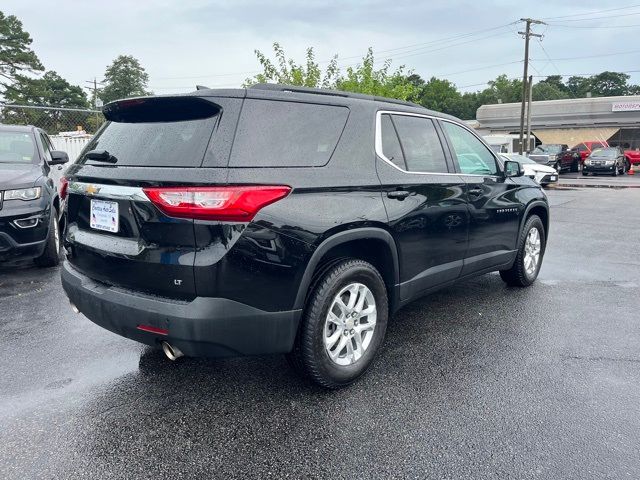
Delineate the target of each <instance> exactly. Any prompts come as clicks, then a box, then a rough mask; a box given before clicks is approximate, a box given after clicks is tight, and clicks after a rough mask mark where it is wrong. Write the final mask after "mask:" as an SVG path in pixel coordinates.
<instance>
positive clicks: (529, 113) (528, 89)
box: [527, 75, 533, 155]
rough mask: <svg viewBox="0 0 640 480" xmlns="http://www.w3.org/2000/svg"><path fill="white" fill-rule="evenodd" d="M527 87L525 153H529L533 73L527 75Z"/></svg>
mask: <svg viewBox="0 0 640 480" xmlns="http://www.w3.org/2000/svg"><path fill="white" fill-rule="evenodd" d="M528 86H529V88H527V155H528V154H529V153H531V97H532V96H533V75H529V83H528Z"/></svg>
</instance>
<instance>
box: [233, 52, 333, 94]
mask: <svg viewBox="0 0 640 480" xmlns="http://www.w3.org/2000/svg"><path fill="white" fill-rule="evenodd" d="M273 51H274V54H275V64H274V62H272V61H271V60H270V59H269V58H267V56H266V55H265V54H264V53H262V52H261V51H260V50H255V54H256V57H257V58H258V62H260V65H261V66H262V69H263V72H262V73H260V74H258V75H256V76H255V77H253V78H247V79H246V80H245V82H244V85H243V86H244V87H249V86H251V85H255V84H257V83H278V84H282V85H297V86H300V87H312V88H335V85H336V80H337V77H338V56H337V55H336V56H334V57H333V58H332V59H331V61H330V62H329V65H327V68H326V69H325V72H324V75H323V73H322V70H321V68H320V66H319V65H318V62H316V59H315V54H314V52H313V47H309V48H307V52H306V56H305V60H306V62H305V64H304V65H302V64H297V63H296V62H295V61H294V60H292V59H287V57H286V55H285V53H284V50H283V49H282V47H281V46H280V44H279V43H278V42H275V43H274V44H273Z"/></svg>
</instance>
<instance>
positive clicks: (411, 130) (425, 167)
mask: <svg viewBox="0 0 640 480" xmlns="http://www.w3.org/2000/svg"><path fill="white" fill-rule="evenodd" d="M393 123H394V124H395V126H396V129H397V130H398V136H399V137H400V145H401V146H402V151H403V152H404V160H405V162H406V164H407V170H409V171H410V172H434V173H441V172H445V173H446V172H448V171H449V170H448V168H447V162H446V160H445V157H444V151H443V150H442V144H441V143H440V139H439V138H438V133H437V132H436V128H435V126H434V125H433V121H432V120H430V119H428V118H422V117H411V116H408V115H393Z"/></svg>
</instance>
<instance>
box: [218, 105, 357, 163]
mask: <svg viewBox="0 0 640 480" xmlns="http://www.w3.org/2000/svg"><path fill="white" fill-rule="evenodd" d="M348 116H349V109H348V108H346V107H339V106H332V105H317V104H311V103H295V102H282V101H273V100H256V99H247V100H245V102H244V106H243V107H242V113H241V115H240V120H239V122H238V128H237V131H236V138H235V141H234V144H233V150H232V152H231V159H230V161H229V166H231V167H320V166H323V165H326V164H327V162H328V161H329V159H330V158H331V155H332V154H333V151H334V150H335V148H336V145H337V144H338V140H339V139H340V135H342V131H343V129H344V126H345V124H346V122H347V117H348Z"/></svg>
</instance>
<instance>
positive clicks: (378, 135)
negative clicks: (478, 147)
mask: <svg viewBox="0 0 640 480" xmlns="http://www.w3.org/2000/svg"><path fill="white" fill-rule="evenodd" d="M385 114H388V115H404V116H407V117H419V118H428V119H430V120H434V121H441V122H449V123H453V124H454V125H458V126H460V127H462V128H464V129H465V130H467V131H468V132H470V133H471V134H472V135H473V136H475V137H476V138H477V139H478V140H480V143H482V144H483V145H484V146H485V147H486V148H487V150H488V151H489V153H490V154H491V155H492V156H493V159H494V161H496V167H497V166H498V163H497V159H496V157H495V155H494V153H493V151H492V150H491V148H489V147H488V146H487V144H486V142H485V141H484V140H483V139H482V138H481V137H480V136H479V135H478V134H477V133H476V132H474V131H473V130H471V129H470V128H469V127H467V126H466V125H463V124H461V123H458V122H455V121H453V120H449V119H448V118H442V117H437V116H435V115H427V114H422V113H412V112H400V111H395V110H378V111H377V112H376V128H375V151H376V155H377V156H378V157H380V159H381V160H383V161H384V162H386V163H388V164H389V165H391V166H392V167H393V168H395V169H396V170H400V171H401V172H402V173H408V174H411V175H455V176H457V177H459V176H466V177H487V176H489V177H500V173H499V171H498V173H496V174H495V175H494V174H488V175H482V174H478V173H462V172H460V173H456V172H453V173H451V172H442V173H439V172H411V171H409V170H405V169H403V168H400V167H398V166H397V165H396V164H395V163H393V162H392V161H391V160H389V159H388V158H387V157H385V155H384V153H382V115H385ZM444 147H445V146H444V145H442V148H443V149H444Z"/></svg>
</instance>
